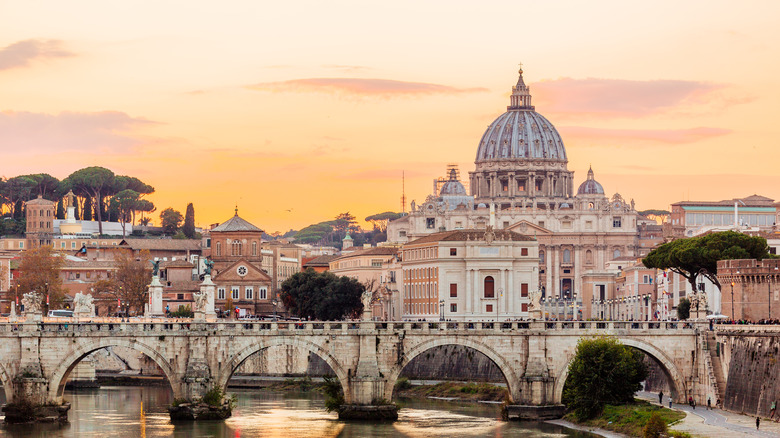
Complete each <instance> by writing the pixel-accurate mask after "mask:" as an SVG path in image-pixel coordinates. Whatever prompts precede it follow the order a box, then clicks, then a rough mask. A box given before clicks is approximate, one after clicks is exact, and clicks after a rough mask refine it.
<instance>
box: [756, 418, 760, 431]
mask: <svg viewBox="0 0 780 438" xmlns="http://www.w3.org/2000/svg"><path fill="white" fill-rule="evenodd" d="M759 425H761V417H756V430H758V426H759Z"/></svg>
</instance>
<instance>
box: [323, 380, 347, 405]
mask: <svg viewBox="0 0 780 438" xmlns="http://www.w3.org/2000/svg"><path fill="white" fill-rule="evenodd" d="M324 379H325V385H324V386H323V387H322V392H323V393H324V394H325V409H327V410H328V412H333V411H338V410H339V409H340V408H341V405H343V404H344V391H343V390H342V389H341V382H339V379H338V377H330V376H325V377H324Z"/></svg>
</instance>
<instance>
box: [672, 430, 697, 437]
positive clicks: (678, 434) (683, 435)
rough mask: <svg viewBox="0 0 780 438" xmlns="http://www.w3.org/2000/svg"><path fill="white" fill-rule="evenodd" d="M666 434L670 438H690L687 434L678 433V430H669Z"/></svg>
mask: <svg viewBox="0 0 780 438" xmlns="http://www.w3.org/2000/svg"><path fill="white" fill-rule="evenodd" d="M667 434H668V435H669V437H670V438H692V437H691V434H689V433H688V432H680V431H679V430H670V431H669V432H668V433H667Z"/></svg>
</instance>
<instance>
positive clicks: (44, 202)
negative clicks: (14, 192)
mask: <svg viewBox="0 0 780 438" xmlns="http://www.w3.org/2000/svg"><path fill="white" fill-rule="evenodd" d="M25 204H27V205H54V204H56V202H54V201H49V200H48V199H43V197H41V196H40V195H39V196H38V197H37V198H35V199H31V200H29V201H27V202H25Z"/></svg>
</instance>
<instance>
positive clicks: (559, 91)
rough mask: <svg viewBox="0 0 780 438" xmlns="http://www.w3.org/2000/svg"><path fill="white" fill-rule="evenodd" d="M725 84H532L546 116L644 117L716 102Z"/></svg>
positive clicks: (590, 81) (594, 81)
mask: <svg viewBox="0 0 780 438" xmlns="http://www.w3.org/2000/svg"><path fill="white" fill-rule="evenodd" d="M725 88H727V86H725V85H721V84H712V83H706V82H698V81H676V80H654V81H631V80H623V79H598V78H588V79H572V78H562V79H555V80H548V81H541V82H537V83H535V84H533V85H532V93H533V95H534V100H535V101H536V104H537V106H538V107H539V108H543V109H544V110H543V112H544V113H555V114H559V115H576V116H588V115H590V116H592V115H596V116H599V117H603V116H611V117H641V116H647V115H650V114H656V113H662V112H665V111H667V110H669V109H671V108H674V107H677V106H681V105H686V104H706V103H709V102H712V101H717V100H719V99H720V96H718V95H717V93H716V92H718V91H721V90H723V89H725Z"/></svg>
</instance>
